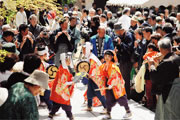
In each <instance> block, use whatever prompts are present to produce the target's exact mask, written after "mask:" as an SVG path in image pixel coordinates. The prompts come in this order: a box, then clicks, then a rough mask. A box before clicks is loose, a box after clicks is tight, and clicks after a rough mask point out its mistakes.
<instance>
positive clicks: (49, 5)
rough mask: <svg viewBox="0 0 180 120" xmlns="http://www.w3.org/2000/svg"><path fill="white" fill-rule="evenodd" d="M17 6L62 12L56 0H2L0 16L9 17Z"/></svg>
mask: <svg viewBox="0 0 180 120" xmlns="http://www.w3.org/2000/svg"><path fill="white" fill-rule="evenodd" d="M18 7H24V8H25V9H26V10H36V9H38V10H44V9H47V10H55V11H56V13H57V14H62V12H61V7H59V4H58V3H57V0H3V4H2V5H1V7H0V16H3V17H5V18H7V19H10V18H9V17H13V16H14V15H15V14H16V13H17V8H18Z"/></svg>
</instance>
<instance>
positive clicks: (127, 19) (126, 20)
mask: <svg viewBox="0 0 180 120" xmlns="http://www.w3.org/2000/svg"><path fill="white" fill-rule="evenodd" d="M129 15H130V8H124V10H123V15H122V16H121V17H120V18H119V20H118V22H120V23H122V27H123V28H124V30H126V31H127V30H129V27H130V26H131V18H130V17H129Z"/></svg>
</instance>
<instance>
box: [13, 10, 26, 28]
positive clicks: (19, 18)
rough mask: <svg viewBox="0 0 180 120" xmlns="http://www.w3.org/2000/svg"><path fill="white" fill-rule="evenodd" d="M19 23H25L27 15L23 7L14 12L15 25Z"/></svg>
mask: <svg viewBox="0 0 180 120" xmlns="http://www.w3.org/2000/svg"><path fill="white" fill-rule="evenodd" d="M21 24H27V16H26V12H25V11H24V8H23V7H21V8H20V9H19V11H18V12H17V14H16V26H17V27H19V26H20V25H21Z"/></svg>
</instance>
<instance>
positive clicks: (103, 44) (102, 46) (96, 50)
mask: <svg viewBox="0 0 180 120" xmlns="http://www.w3.org/2000/svg"><path fill="white" fill-rule="evenodd" d="M90 42H91V43H92V45H93V50H92V53H93V54H94V55H96V56H97V57H101V56H104V51H105V50H107V49H111V50H114V45H113V41H112V38H110V36H108V35H106V28H105V27H104V26H99V28H98V34H97V35H94V36H92V37H91V38H90Z"/></svg>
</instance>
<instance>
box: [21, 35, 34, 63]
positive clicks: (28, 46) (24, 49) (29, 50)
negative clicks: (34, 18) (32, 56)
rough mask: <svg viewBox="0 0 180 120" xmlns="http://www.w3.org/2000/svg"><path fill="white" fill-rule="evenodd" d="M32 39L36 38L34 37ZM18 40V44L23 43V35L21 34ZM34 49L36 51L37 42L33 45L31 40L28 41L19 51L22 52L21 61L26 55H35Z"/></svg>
mask: <svg viewBox="0 0 180 120" xmlns="http://www.w3.org/2000/svg"><path fill="white" fill-rule="evenodd" d="M32 38H34V36H33V37H32ZM17 39H18V42H19V43H21V42H22V41H23V40H22V35H21V34H19V35H18V36H17ZM34 49H35V41H34V43H33V45H32V44H31V41H30V40H29V39H27V40H26V42H25V43H24V45H23V47H22V48H21V49H20V50H19V51H20V55H19V58H20V60H23V57H24V55H26V54H29V53H34Z"/></svg>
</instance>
